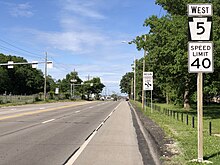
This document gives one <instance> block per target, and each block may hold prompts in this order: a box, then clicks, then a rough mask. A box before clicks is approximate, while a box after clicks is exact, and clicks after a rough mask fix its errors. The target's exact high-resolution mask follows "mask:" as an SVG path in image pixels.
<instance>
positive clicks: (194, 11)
mask: <svg viewBox="0 0 220 165" xmlns="http://www.w3.org/2000/svg"><path fill="white" fill-rule="evenodd" d="M212 13H213V11H212V5H211V4H188V16H191V17H193V16H212Z"/></svg>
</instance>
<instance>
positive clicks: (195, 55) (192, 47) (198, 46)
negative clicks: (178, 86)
mask: <svg viewBox="0 0 220 165" xmlns="http://www.w3.org/2000/svg"><path fill="white" fill-rule="evenodd" d="M188 49H189V51H188V53H189V54H188V70H189V72H190V73H198V72H203V73H208V72H213V71H214V69H213V68H214V67H213V43H212V42H189V43H188Z"/></svg>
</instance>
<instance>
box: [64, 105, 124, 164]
mask: <svg viewBox="0 0 220 165" xmlns="http://www.w3.org/2000/svg"><path fill="white" fill-rule="evenodd" d="M120 104H121V102H120ZM120 104H118V105H117V107H115V108H114V109H113V111H111V113H110V114H109V115H108V116H107V117H109V116H111V115H112V113H113V112H114V111H115V110H116V109H117V108H118V107H119V105H120ZM107 117H106V118H107ZM103 124H104V122H102V123H101V124H99V126H98V127H97V128H96V129H95V131H93V133H92V135H91V136H90V137H89V138H88V139H87V140H86V141H85V142H84V143H83V144H82V145H81V146H80V148H79V150H78V151H77V152H76V153H75V154H74V155H73V156H72V157H71V158H70V159H69V161H68V162H67V163H66V164H65V165H72V164H73V163H74V162H75V161H76V159H77V158H78V157H79V156H80V154H81V153H82V152H83V150H84V149H85V148H86V146H87V145H88V144H89V142H90V141H91V140H92V138H93V137H94V136H95V134H96V133H97V130H98V129H99V127H100V126H101V125H103Z"/></svg>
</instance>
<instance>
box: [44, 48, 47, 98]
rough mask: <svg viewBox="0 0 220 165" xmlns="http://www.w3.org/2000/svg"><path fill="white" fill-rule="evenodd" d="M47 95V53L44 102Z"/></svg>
mask: <svg viewBox="0 0 220 165" xmlns="http://www.w3.org/2000/svg"><path fill="white" fill-rule="evenodd" d="M46 95H47V52H46V53H45V72H44V101H46Z"/></svg>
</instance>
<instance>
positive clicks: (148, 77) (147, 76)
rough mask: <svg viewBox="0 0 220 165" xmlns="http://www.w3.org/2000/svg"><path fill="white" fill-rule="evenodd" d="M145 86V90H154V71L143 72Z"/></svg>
mask: <svg viewBox="0 0 220 165" xmlns="http://www.w3.org/2000/svg"><path fill="white" fill-rule="evenodd" d="M143 88H144V90H145V91H146V90H153V72H144V73H143Z"/></svg>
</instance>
